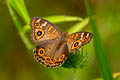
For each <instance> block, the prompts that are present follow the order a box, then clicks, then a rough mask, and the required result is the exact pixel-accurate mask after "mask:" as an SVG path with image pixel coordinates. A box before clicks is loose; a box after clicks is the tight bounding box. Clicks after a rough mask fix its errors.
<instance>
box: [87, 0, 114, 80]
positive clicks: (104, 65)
mask: <svg viewBox="0 0 120 80" xmlns="http://www.w3.org/2000/svg"><path fill="white" fill-rule="evenodd" d="M85 3H86V7H87V11H88V15H89V18H90V24H91V28H92V32H93V35H94V43H95V48H96V57H97V59H98V62H99V65H100V69H101V72H102V75H103V77H104V80H113V77H112V72H111V69H110V67H109V65H108V61H107V58H106V55H105V54H106V53H105V51H104V47H103V43H102V41H101V38H100V35H99V33H98V30H97V25H96V23H95V20H94V17H93V12H92V10H91V7H90V4H89V1H88V0H85Z"/></svg>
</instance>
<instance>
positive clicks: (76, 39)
mask: <svg viewBox="0 0 120 80" xmlns="http://www.w3.org/2000/svg"><path fill="white" fill-rule="evenodd" d="M92 36H93V35H92V33H90V32H85V31H82V32H76V33H73V34H71V35H69V36H66V37H65V41H66V43H67V46H68V49H69V52H75V51H76V50H78V49H79V48H81V47H82V46H83V45H85V44H87V43H88V42H90V40H91V38H92Z"/></svg>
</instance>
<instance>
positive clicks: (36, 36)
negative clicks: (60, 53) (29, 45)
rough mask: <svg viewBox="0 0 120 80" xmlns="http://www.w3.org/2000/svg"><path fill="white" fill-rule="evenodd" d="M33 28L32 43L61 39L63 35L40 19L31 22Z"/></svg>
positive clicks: (34, 18)
mask: <svg viewBox="0 0 120 80" xmlns="http://www.w3.org/2000/svg"><path fill="white" fill-rule="evenodd" d="M30 25H31V28H32V36H31V38H32V41H33V42H39V41H44V40H50V39H57V38H58V39H61V37H62V33H61V32H60V30H59V29H58V28H57V27H56V26H54V25H53V24H51V23H50V22H48V21H47V20H44V19H42V18H40V17H33V18H32V19H31V22H30Z"/></svg>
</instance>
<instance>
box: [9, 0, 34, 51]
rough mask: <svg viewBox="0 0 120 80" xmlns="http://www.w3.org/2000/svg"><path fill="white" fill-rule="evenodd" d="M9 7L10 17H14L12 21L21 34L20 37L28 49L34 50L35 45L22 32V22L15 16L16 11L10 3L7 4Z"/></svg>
mask: <svg viewBox="0 0 120 80" xmlns="http://www.w3.org/2000/svg"><path fill="white" fill-rule="evenodd" d="M7 6H8V9H9V12H10V15H11V16H12V19H13V21H14V23H15V25H16V28H17V30H18V32H19V35H20V37H21V38H22V40H23V42H24V44H25V45H26V46H27V48H28V49H29V50H30V51H32V49H33V45H32V44H31V42H30V40H29V39H28V37H27V36H26V35H25V34H24V33H23V32H22V30H23V29H22V25H21V23H20V21H19V20H18V18H17V15H16V14H15V12H14V10H13V9H12V8H11V6H10V4H9V2H7Z"/></svg>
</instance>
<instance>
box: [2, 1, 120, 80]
mask: <svg viewBox="0 0 120 80" xmlns="http://www.w3.org/2000/svg"><path fill="white" fill-rule="evenodd" d="M24 1H25V5H26V7H27V10H28V13H29V15H30V17H36V16H40V17H45V16H53V15H66V16H69V15H70V16H79V17H82V18H85V17H87V16H88V15H87V12H86V11H87V10H86V7H85V2H84V0H24ZM90 2H91V6H92V10H93V12H94V15H95V16H94V17H95V20H96V23H97V26H98V30H99V32H100V35H101V37H102V40H103V42H104V47H105V51H106V53H107V54H106V55H107V58H108V61H109V63H110V67H111V69H112V72H120V62H119V61H120V52H119V50H120V35H119V34H120V26H119V25H120V6H119V5H120V0H90ZM21 21H22V20H21ZM23 24H24V22H23ZM74 24H75V22H64V23H60V24H56V25H57V26H59V28H60V29H61V31H66V30H67V28H69V27H70V26H72V25H74ZM0 25H1V29H0V80H66V79H67V80H68V79H69V80H73V75H74V74H73V69H68V68H63V67H58V68H55V69H47V68H45V67H44V66H43V65H40V64H39V63H37V62H36V61H35V59H34V57H33V53H31V52H30V51H29V50H28V49H27V48H26V46H25V45H24V43H23V41H22V40H21V38H20V36H19V33H18V31H17V29H16V27H15V24H14V23H13V20H12V18H11V16H10V14H9V11H8V8H7V5H6V2H5V0H0ZM83 30H84V31H90V32H91V29H90V25H87V27H85V28H84V29H83ZM30 35H31V34H30V33H28V36H30ZM85 49H86V50H87V53H88V55H89V57H90V59H89V62H88V64H87V65H86V66H85V67H84V68H83V69H78V70H77V80H93V79H95V78H100V77H102V76H101V72H100V69H99V65H98V62H97V60H96V57H95V52H94V46H93V41H92V42H91V43H89V44H87V45H86V46H85Z"/></svg>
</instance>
